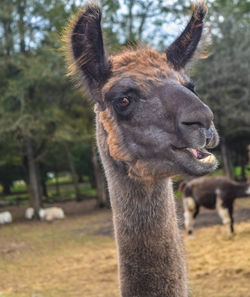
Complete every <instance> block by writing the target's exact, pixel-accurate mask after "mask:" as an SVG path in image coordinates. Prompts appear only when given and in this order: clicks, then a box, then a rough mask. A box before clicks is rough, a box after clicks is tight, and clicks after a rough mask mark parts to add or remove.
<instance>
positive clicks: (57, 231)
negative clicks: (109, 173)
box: [0, 211, 250, 297]
mask: <svg viewBox="0 0 250 297" xmlns="http://www.w3.org/2000/svg"><path fill="white" fill-rule="evenodd" d="M110 226H111V214H110V212H109V211H96V212H93V213H92V214H90V215H85V216H82V217H80V216H76V217H74V218H73V217H72V218H67V219H66V220H64V221H57V222H54V223H52V224H47V223H42V222H28V223H18V224H13V225H9V226H4V227H1V228H0V297H78V296H79V297H118V296H119V290H118V281H117V260H116V251H115V243H114V241H113V239H112V237H110V236H109V232H108V230H110ZM236 231H237V235H236V236H235V237H233V238H232V239H227V238H226V237H225V235H224V229H223V227H222V226H214V227H211V228H202V229H197V230H196V233H195V234H196V235H195V238H194V239H193V240H187V238H185V243H186V247H187V255H188V262H189V270H190V282H191V288H192V291H193V296H194V297H205V296H209V297H250V282H249V278H250V248H249V246H250V222H247V223H241V224H238V225H236Z"/></svg>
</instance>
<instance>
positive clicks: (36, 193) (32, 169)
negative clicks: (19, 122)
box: [26, 139, 41, 217]
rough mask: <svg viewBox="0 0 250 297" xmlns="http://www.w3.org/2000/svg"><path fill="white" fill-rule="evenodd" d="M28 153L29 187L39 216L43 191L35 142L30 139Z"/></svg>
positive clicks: (32, 204)
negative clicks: (35, 153) (41, 189)
mask: <svg viewBox="0 0 250 297" xmlns="http://www.w3.org/2000/svg"><path fill="white" fill-rule="evenodd" d="M26 154H27V161H28V187H29V194H30V202H31V206H32V207H33V208H34V210H35V214H36V217H38V212H39V209H40V208H41V191H40V186H39V177H38V168H37V164H36V161H35V157H34V150H33V144H32V141H31V140H30V139H28V140H27V142H26Z"/></svg>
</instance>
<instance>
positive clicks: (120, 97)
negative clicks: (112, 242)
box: [66, 1, 218, 297]
mask: <svg viewBox="0 0 250 297" xmlns="http://www.w3.org/2000/svg"><path fill="white" fill-rule="evenodd" d="M206 11H207V8H206V5H205V3H204V1H200V2H196V5H195V6H194V10H193V15H192V17H191V20H190V22H189V23H188V25H187V27H186V28H185V30H184V31H183V33H182V34H181V35H180V37H179V38H177V40H176V41H175V42H174V43H173V44H172V45H170V46H169V47H168V49H167V50H166V52H165V53H158V52H157V51H154V50H152V49H138V50H131V49H130V50H127V51H124V52H122V53H121V54H119V55H116V56H111V57H108V56H107V54H106V53H105V50H104V47H103V39H102V31H101V25H100V23H101V10H100V7H99V6H98V5H96V4H95V2H90V3H89V4H87V5H86V6H85V7H84V9H83V11H81V12H80V13H79V14H78V15H77V16H76V18H75V19H73V21H72V23H71V26H70V28H69V30H68V34H67V38H66V39H67V51H68V55H69V60H70V63H71V71H72V72H73V73H75V72H77V74H78V77H79V82H80V83H82V85H83V86H84V87H85V89H87V90H88V92H89V94H90V96H91V98H92V100H93V101H94V102H95V112H96V128H97V133H96V137H97V144H98V149H99V153H100V156H101V159H102V163H103V166H104V170H105V174H106V177H107V181H108V189H109V194H110V201H111V206H112V210H113V221H114V226H115V237H116V243H117V247H118V257H119V273H120V282H121V292H122V296H123V297H187V296H188V289H187V277H186V265H185V260H184V256H183V247H182V239H181V236H180V233H179V230H178V226H177V219H176V213H175V205H174V197H173V188H172V182H171V180H170V177H171V176H172V175H175V174H182V173H183V174H191V175H196V176H200V175H203V174H206V173H208V172H211V171H213V170H214V169H215V168H216V166H217V161H216V159H215V157H214V156H213V155H212V154H209V153H208V152H207V150H206V148H212V147H214V146H215V145H216V144H217V143H218V136H217V132H216V130H215V128H214V125H213V114H212V112H211V110H210V109H209V107H208V106H206V105H205V104H204V103H203V102H202V101H201V100H200V99H199V98H198V95H197V94H196V93H195V91H194V85H193V84H192V83H191V82H190V80H189V78H188V77H187V76H186V75H185V74H184V67H185V65H186V64H187V62H188V61H189V60H190V59H191V57H192V56H193V54H194V51H195V49H196V47H197V44H198V42H199V40H200V37H201V33H202V27H203V18H204V16H205V15H206Z"/></svg>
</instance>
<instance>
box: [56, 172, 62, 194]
mask: <svg viewBox="0 0 250 297" xmlns="http://www.w3.org/2000/svg"><path fill="white" fill-rule="evenodd" d="M55 180H56V196H60V194H61V192H60V186H59V182H58V172H57V169H56V171H55Z"/></svg>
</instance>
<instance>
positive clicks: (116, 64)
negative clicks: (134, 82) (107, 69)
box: [110, 48, 167, 72]
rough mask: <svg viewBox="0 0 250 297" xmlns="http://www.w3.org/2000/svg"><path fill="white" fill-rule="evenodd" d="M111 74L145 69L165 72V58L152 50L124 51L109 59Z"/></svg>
mask: <svg viewBox="0 0 250 297" xmlns="http://www.w3.org/2000/svg"><path fill="white" fill-rule="evenodd" d="M110 61H111V63H112V70H113V72H116V71H120V70H121V71H122V70H125V71H126V70H127V71H133V70H134V71H135V70H145V69H147V68H149V67H150V68H158V69H159V68H160V69H161V68H163V69H164V70H166V68H167V64H166V56H165V55H162V54H160V53H158V52H157V51H155V50H153V49H149V48H148V49H137V50H130V49H128V50H125V51H123V52H122V53H120V54H118V55H116V56H112V57H110Z"/></svg>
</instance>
